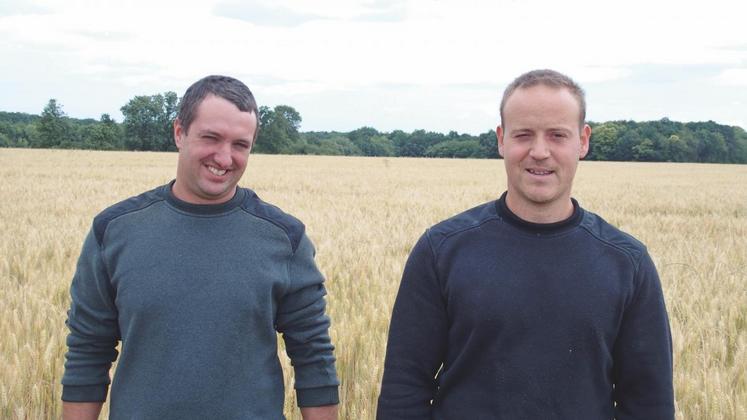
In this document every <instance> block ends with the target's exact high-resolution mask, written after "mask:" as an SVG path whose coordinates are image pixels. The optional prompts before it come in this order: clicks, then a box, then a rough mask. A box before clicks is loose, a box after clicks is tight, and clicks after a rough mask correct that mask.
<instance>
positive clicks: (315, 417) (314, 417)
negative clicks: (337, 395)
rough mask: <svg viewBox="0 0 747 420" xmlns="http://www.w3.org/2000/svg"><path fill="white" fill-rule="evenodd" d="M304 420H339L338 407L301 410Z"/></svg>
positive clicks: (328, 406) (330, 406)
mask: <svg viewBox="0 0 747 420" xmlns="http://www.w3.org/2000/svg"><path fill="white" fill-rule="evenodd" d="M301 416H302V417H303V420H337V405H336V404H335V405H325V406H322V407H304V408H301Z"/></svg>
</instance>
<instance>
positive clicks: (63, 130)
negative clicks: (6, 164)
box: [32, 99, 73, 148]
mask: <svg viewBox="0 0 747 420" xmlns="http://www.w3.org/2000/svg"><path fill="white" fill-rule="evenodd" d="M72 131H73V130H72V128H71V126H70V123H69V122H68V120H67V118H66V116H65V113H64V112H63V111H62V105H60V104H58V103H57V100H56V99H50V100H49V102H48V103H47V106H45V107H44V110H43V111H42V113H41V118H40V119H39V121H38V122H37V128H36V134H37V136H36V139H35V141H33V143H32V144H33V145H34V146H35V147H41V148H52V147H58V146H59V145H60V144H61V143H65V142H70V141H71V140H72V139H71V134H72Z"/></svg>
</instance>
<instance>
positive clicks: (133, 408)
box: [62, 184, 339, 419]
mask: <svg viewBox="0 0 747 420" xmlns="http://www.w3.org/2000/svg"><path fill="white" fill-rule="evenodd" d="M323 281H324V279H323V277H322V275H321V273H320V272H319V270H318V269H317V267H316V265H315V263H314V248H313V245H312V244H311V242H310V241H309V239H308V238H307V236H306V235H305V233H304V225H303V224H302V223H301V222H300V221H298V220H297V219H295V218H293V217H292V216H289V215H287V214H285V213H283V212H282V211H281V210H280V209H278V208H277V207H274V206H272V205H269V204H267V203H265V202H263V201H261V200H260V199H259V198H258V197H257V195H256V194H255V193H254V192H253V191H251V190H248V189H243V188H239V189H237V192H236V194H235V196H234V197H233V198H232V199H231V200H230V201H228V202H226V203H223V204H220V205H195V204H190V203H186V202H183V201H180V200H179V199H177V198H176V197H174V196H173V194H172V193H171V184H169V185H164V186H161V187H159V188H156V189H154V190H152V191H149V192H146V193H143V194H141V195H139V196H137V197H132V198H130V199H128V200H125V201H123V202H121V203H118V204H116V205H114V206H112V207H110V208H108V209H106V210H104V211H103V212H102V213H100V214H99V215H98V216H97V217H96V218H95V219H94V222H93V227H92V229H91V231H90V233H89V234H88V236H87V238H86V240H85V243H84V245H83V249H82V251H81V256H80V259H79V261H78V266H77V270H76V273H75V277H74V278H73V282H72V287H71V290H70V293H71V297H72V302H71V306H70V311H69V312H68V321H67V325H68V328H69V329H70V334H69V336H68V339H67V344H68V348H69V351H68V353H67V354H66V363H65V374H64V376H63V378H62V384H63V393H62V399H63V400H64V401H71V402H83V401H104V400H105V399H106V394H107V388H108V385H109V382H110V381H109V370H110V367H111V364H112V362H113V361H114V360H115V359H117V350H116V346H117V342H118V341H121V343H122V346H121V349H120V351H121V355H120V356H119V361H118V364H117V369H116V373H115V375H114V379H113V381H112V384H111V388H112V390H111V405H110V413H111V418H112V419H117V418H127V419H150V418H153V419H166V418H179V419H185V418H231V419H250V418H261V419H275V418H283V414H282V412H283V396H284V385H283V373H282V369H281V366H280V362H279V360H278V356H277V333H278V332H279V333H282V334H283V338H284V340H285V345H286V351H287V353H288V355H289V357H290V359H291V362H292V364H293V367H294V370H295V388H296V392H297V399H298V404H299V406H301V407H307V406H323V405H330V404H336V403H338V394H337V386H338V383H339V382H338V380H337V377H336V373H335V367H334V361H335V358H334V356H333V350H334V347H333V346H332V344H331V342H330V337H329V334H328V328H329V323H330V321H329V318H328V317H327V316H326V315H325V301H324V295H325V294H326V292H325V289H324V286H323V284H322V283H323Z"/></svg>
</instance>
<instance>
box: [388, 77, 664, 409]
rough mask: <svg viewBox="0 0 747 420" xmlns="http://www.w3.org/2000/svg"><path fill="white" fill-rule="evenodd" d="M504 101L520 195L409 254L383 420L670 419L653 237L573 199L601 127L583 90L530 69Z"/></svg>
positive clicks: (515, 191)
mask: <svg viewBox="0 0 747 420" xmlns="http://www.w3.org/2000/svg"><path fill="white" fill-rule="evenodd" d="M500 110H501V125H500V126H499V127H498V129H497V137H498V150H499V152H500V154H501V156H503V159H504V164H505V167H506V174H507V183H508V188H507V191H506V192H505V193H504V194H503V195H502V196H501V197H500V198H499V199H498V200H496V201H492V202H489V203H486V204H483V205H481V206H478V207H475V208H473V209H471V210H467V211H466V212H464V213H462V214H459V215H457V216H454V217H452V218H450V219H448V220H445V221H443V222H441V223H438V224H436V225H435V226H433V227H431V228H430V229H428V230H427V231H426V232H425V233H424V234H423V236H422V237H421V238H420V240H419V241H418V242H417V244H416V245H415V247H414V249H413V250H412V253H411V254H410V257H409V259H408V261H407V264H406V266H405V270H404V274H403V277H402V282H401V285H400V289H399V293H398V295H397V299H396V302H395V304H394V310H393V313H392V320H391V325H390V329H389V341H388V345H387V352H386V361H385V367H384V377H383V382H382V387H381V395H380V397H379V404H378V411H377V416H378V418H379V419H383V420H388V419H510V420H515V419H574V420H583V419H589V420H599V419H612V418H615V419H618V420H627V419H657V420H667V419H673V418H674V397H673V386H672V345H671V335H670V330H669V321H668V317H667V312H666V308H665V305H664V298H663V294H662V290H661V285H660V283H659V277H658V275H657V272H656V268H655V267H654V264H653V262H652V261H651V258H650V257H649V255H648V253H647V251H646V248H645V247H644V245H642V244H641V243H640V242H638V241H637V240H636V239H634V238H633V237H631V236H630V235H628V234H625V233H623V232H621V231H619V230H618V229H616V228H615V227H613V226H611V225H609V224H608V223H607V222H605V221H604V220H603V219H602V218H601V217H599V216H597V215H595V214H593V213H591V212H589V211H586V210H584V209H583V208H582V207H580V206H579V204H578V202H577V201H576V200H574V199H572V198H571V185H572V182H573V178H574V174H575V172H576V167H577V165H578V161H579V159H582V158H583V157H584V156H585V155H586V153H587V152H588V149H589V139H590V136H591V128H590V127H589V126H588V125H586V124H585V100H584V93H583V91H582V90H581V88H580V87H579V86H578V85H577V84H576V83H575V82H574V81H573V80H571V79H570V78H568V77H567V76H564V75H562V74H560V73H557V72H555V71H551V70H537V71H532V72H529V73H526V74H524V75H522V76H520V77H519V78H517V79H516V80H515V81H514V82H513V83H511V84H510V85H509V86H508V87H507V88H506V91H505V93H504V95H503V100H502V102H501V109H500Z"/></svg>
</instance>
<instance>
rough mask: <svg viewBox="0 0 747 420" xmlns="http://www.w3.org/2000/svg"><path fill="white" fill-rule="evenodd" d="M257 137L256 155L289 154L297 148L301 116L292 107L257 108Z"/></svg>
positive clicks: (299, 138) (299, 137)
mask: <svg viewBox="0 0 747 420" xmlns="http://www.w3.org/2000/svg"><path fill="white" fill-rule="evenodd" d="M259 122H260V129H259V136H258V137H257V142H256V144H255V145H254V148H253V151H254V152H256V153H269V154H278V153H291V152H292V150H294V147H295V148H297V147H299V142H300V140H301V135H300V133H299V132H298V129H299V128H300V127H301V114H299V113H298V111H296V110H295V109H294V108H293V107H290V106H287V105H278V106H276V107H275V108H274V109H270V108H269V107H266V106H262V107H260V108H259Z"/></svg>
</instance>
